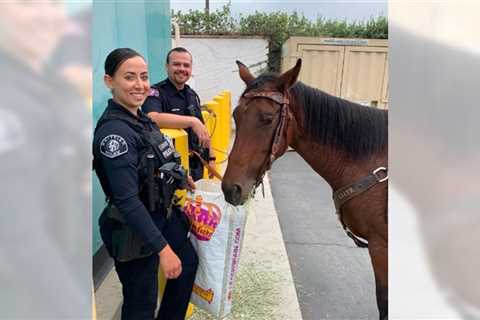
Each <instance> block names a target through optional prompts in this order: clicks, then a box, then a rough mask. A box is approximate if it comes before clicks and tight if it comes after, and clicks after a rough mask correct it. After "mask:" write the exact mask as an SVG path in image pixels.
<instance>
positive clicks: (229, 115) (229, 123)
mask: <svg viewBox="0 0 480 320" xmlns="http://www.w3.org/2000/svg"><path fill="white" fill-rule="evenodd" d="M220 94H222V95H224V96H225V100H226V102H225V104H226V107H227V111H226V112H225V113H226V114H227V120H226V121H225V124H226V130H227V135H228V139H227V141H228V144H227V148H228V147H229V146H230V139H231V138H232V93H231V92H230V90H223V91H221V92H220Z"/></svg>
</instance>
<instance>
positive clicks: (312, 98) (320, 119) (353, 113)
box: [290, 82, 388, 159]
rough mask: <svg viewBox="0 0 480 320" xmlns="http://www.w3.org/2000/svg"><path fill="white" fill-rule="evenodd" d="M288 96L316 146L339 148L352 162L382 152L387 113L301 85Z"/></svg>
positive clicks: (383, 149) (386, 126)
mask: <svg viewBox="0 0 480 320" xmlns="http://www.w3.org/2000/svg"><path fill="white" fill-rule="evenodd" d="M290 93H291V95H292V96H293V98H294V99H295V101H296V102H297V104H298V105H299V106H300V107H301V108H302V109H303V112H304V116H303V123H302V124H301V125H302V126H303V129H304V130H305V132H306V133H307V135H308V136H309V137H311V138H312V139H314V140H315V141H317V142H318V143H321V144H326V145H331V146H334V147H340V148H342V149H343V150H345V151H346V152H347V154H348V155H349V156H350V157H351V158H352V159H361V158H366V157H368V156H370V155H372V154H375V153H377V152H384V151H386V149H387V146H388V111H385V110H379V109H375V108H371V107H366V106H362V105H360V104H357V103H354V102H350V101H347V100H345V99H342V98H338V97H335V96H332V95H330V94H328V93H326V92H323V91H321V90H318V89H315V88H312V87H309V86H307V85H305V84H303V83H302V82H297V83H296V84H295V85H294V86H293V87H292V88H291V89H290Z"/></svg>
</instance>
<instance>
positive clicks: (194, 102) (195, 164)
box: [142, 78, 209, 181]
mask: <svg viewBox="0 0 480 320" xmlns="http://www.w3.org/2000/svg"><path fill="white" fill-rule="evenodd" d="M142 110H143V112H145V113H149V112H160V113H161V112H167V113H173V114H178V115H181V116H194V117H196V118H197V119H199V120H200V121H201V122H202V123H204V122H203V117H202V112H201V110H200V99H199V97H198V95H197V94H196V93H195V91H193V89H192V88H190V87H189V86H188V85H187V84H185V86H184V88H183V89H182V90H178V89H177V88H176V87H175V85H174V84H173V83H172V82H171V81H170V79H168V78H167V79H165V80H164V81H162V82H159V83H157V84H154V85H153V86H152V88H151V91H150V96H149V97H148V98H147V99H146V100H145V103H144V104H143V106H142ZM186 131H187V133H188V146H189V148H190V150H195V151H197V152H198V153H199V154H200V155H201V156H202V157H203V158H204V159H205V160H207V161H208V160H209V150H208V149H204V148H201V147H200V144H199V140H198V137H197V135H196V134H195V133H194V132H193V130H192V129H191V128H187V129H186ZM189 166H190V175H191V176H192V178H193V180H194V181H197V180H199V179H201V178H202V177H203V164H202V162H201V161H200V159H198V157H197V156H195V155H193V154H192V155H190V161H189Z"/></svg>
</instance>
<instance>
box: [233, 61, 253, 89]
mask: <svg viewBox="0 0 480 320" xmlns="http://www.w3.org/2000/svg"><path fill="white" fill-rule="evenodd" d="M236 63H237V65H238V74H239V75H240V78H241V79H242V80H243V82H245V84H246V85H248V84H249V83H250V82H252V81H253V80H255V77H254V76H253V75H252V74H251V73H250V70H248V68H247V66H246V65H244V64H243V63H241V62H240V61H238V60H237V61H236Z"/></svg>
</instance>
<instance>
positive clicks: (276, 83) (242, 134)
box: [222, 59, 301, 205]
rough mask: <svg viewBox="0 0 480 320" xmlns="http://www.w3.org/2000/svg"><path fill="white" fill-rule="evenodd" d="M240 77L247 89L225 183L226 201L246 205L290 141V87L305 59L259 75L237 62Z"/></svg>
mask: <svg viewBox="0 0 480 320" xmlns="http://www.w3.org/2000/svg"><path fill="white" fill-rule="evenodd" d="M237 65H238V69H239V75H240V78H241V79H242V80H243V82H245V84H246V86H247V88H246V89H245V91H244V92H243V94H242V95H241V97H240V99H239V101H238V105H237V107H236V108H235V111H234V112H233V118H234V120H235V125H236V133H235V141H234V143H233V148H232V151H231V152H230V155H229V157H228V165H227V169H226V171H225V175H224V177H223V182H222V190H223V193H224V195H225V200H226V201H227V202H229V203H231V204H233V205H239V204H243V203H244V202H245V201H246V200H247V199H248V196H249V194H250V193H251V191H252V189H254V188H256V187H257V186H258V185H259V184H260V183H261V181H262V179H263V176H264V175H265V172H266V171H267V170H269V169H270V166H271V164H272V162H273V161H274V160H275V159H276V158H278V157H280V156H281V155H283V154H284V153H285V151H286V150H287V148H288V145H289V143H290V139H291V135H292V130H291V128H289V122H290V120H291V118H292V115H291V113H290V110H289V103H290V101H289V89H290V88H291V87H292V86H293V84H294V83H295V82H296V80H297V77H298V74H299V72H300V68H301V60H300V59H299V60H298V61H297V63H296V65H295V66H294V67H293V68H292V69H290V70H288V71H286V72H285V73H283V74H281V75H273V74H267V75H262V76H259V77H258V78H255V77H254V76H253V75H252V74H251V73H250V71H249V70H248V68H247V67H246V66H245V65H244V64H243V63H241V62H239V61H237Z"/></svg>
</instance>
